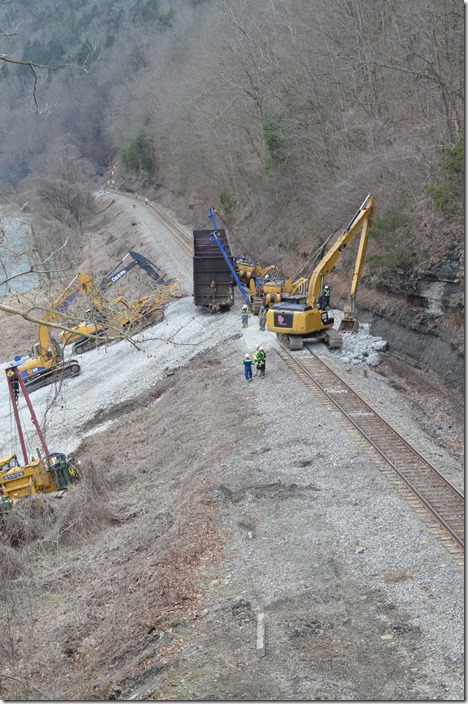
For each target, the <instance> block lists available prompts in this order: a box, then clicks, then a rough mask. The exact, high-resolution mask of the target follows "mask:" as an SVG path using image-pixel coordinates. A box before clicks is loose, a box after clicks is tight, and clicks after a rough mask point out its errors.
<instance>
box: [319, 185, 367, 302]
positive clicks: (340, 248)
mask: <svg viewBox="0 0 468 704" xmlns="http://www.w3.org/2000/svg"><path fill="white" fill-rule="evenodd" d="M373 209H374V196H373V195H372V194H371V193H369V194H368V195H367V197H366V199H365V200H364V202H363V204H362V205H361V207H360V208H359V209H358V210H357V211H356V213H355V215H354V217H353V218H352V219H351V221H350V222H349V224H348V225H347V227H346V228H345V229H344V230H343V232H342V233H341V235H340V237H339V238H338V239H337V241H336V242H335V244H334V245H333V246H332V248H331V249H330V251H329V252H328V253H327V254H326V255H325V256H324V257H323V259H322V260H321V261H320V262H319V264H318V265H317V266H316V267H315V269H314V271H313V273H312V276H311V278H310V282H309V288H308V291H307V303H308V304H309V305H310V306H312V307H314V306H316V305H317V304H318V299H319V296H320V291H321V288H322V282H323V280H324V278H325V277H326V276H327V275H328V274H329V273H330V271H331V270H332V269H333V268H334V267H335V265H336V263H337V261H338V260H339V258H340V257H341V256H342V254H343V252H344V250H345V249H346V247H347V246H348V244H350V242H351V241H352V240H353V239H354V237H355V235H356V233H357V232H358V231H359V230H360V228H361V227H364V226H365V239H367V224H368V221H369V218H370V216H371V214H372V211H373ZM362 242H363V238H361V243H362ZM364 254H365V247H364V251H363V253H362V256H361V262H360V266H359V276H360V272H361V268H362V263H363V257H364ZM358 257H359V254H358ZM355 274H356V269H355ZM359 276H355V279H356V287H357V282H358V280H359ZM353 281H354V279H353Z"/></svg>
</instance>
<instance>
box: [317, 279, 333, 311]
mask: <svg viewBox="0 0 468 704" xmlns="http://www.w3.org/2000/svg"><path fill="white" fill-rule="evenodd" d="M330 295H331V291H330V286H329V285H328V284H325V286H324V287H323V292H322V295H321V296H320V298H319V308H320V310H330Z"/></svg>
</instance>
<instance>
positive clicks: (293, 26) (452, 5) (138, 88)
mask: <svg viewBox="0 0 468 704" xmlns="http://www.w3.org/2000/svg"><path fill="white" fill-rule="evenodd" d="M2 15H3V17H2V31H3V37H2V54H3V63H2V70H1V74H0V75H1V78H2V95H3V96H4V99H3V100H2V101H1V104H0V115H1V123H2V125H3V139H2V141H1V146H0V174H1V178H2V183H3V189H2V190H3V192H4V194H5V195H6V196H7V195H13V194H14V193H16V194H18V193H19V192H21V191H23V193H21V195H20V199H22V200H23V201H24V200H28V202H29V203H30V204H31V203H34V204H35V205H36V206H37V208H36V209H37V213H38V215H40V216H41V217H42V218H43V220H44V219H45V220H46V221H47V224H48V227H47V228H46V229H47V230H48V232H52V231H54V229H55V230H60V231H63V226H64V225H65V226H66V227H67V228H69V229H70V232H71V233H74V237H75V238H79V236H80V231H81V227H82V225H83V217H85V214H86V212H87V211H88V210H89V208H90V207H91V206H90V200H89V197H88V191H87V190H86V189H88V188H89V191H90V190H91V188H95V187H96V186H95V184H96V181H97V182H99V181H100V180H101V182H102V181H103V180H104V178H108V177H109V174H110V170H111V168H114V173H118V174H119V175H120V176H121V179H122V178H123V177H125V178H126V179H127V182H128V180H129V179H133V183H134V188H135V190H140V191H141V192H143V189H144V190H145V191H146V192H148V193H151V194H152V195H153V196H155V195H157V193H158V190H162V189H166V190H167V191H169V192H171V193H172V195H173V197H174V199H175V198H180V199H181V200H183V202H185V203H186V204H187V207H188V206H191V209H192V210H191V217H193V220H194V222H193V225H194V226H200V225H201V226H206V225H207V218H206V208H207V207H208V206H209V205H213V204H216V205H219V206H220V208H221V210H222V213H223V216H224V219H225V221H226V223H227V224H228V226H229V227H231V228H232V229H233V231H234V232H235V234H236V237H237V242H238V243H239V247H243V248H244V250H245V252H247V253H249V254H251V255H253V256H256V257H262V256H263V257H264V258H265V257H266V258H267V260H268V258H270V259H271V256H274V257H275V259H274V261H277V260H278V257H281V259H283V261H284V262H285V263H287V265H288V266H289V267H299V266H300V265H301V263H303V262H304V261H305V260H307V258H308V257H309V256H310V255H311V253H312V252H314V251H315V250H316V248H317V247H318V246H320V245H321V244H322V243H323V242H324V241H325V239H326V238H327V237H329V236H330V235H331V234H332V233H333V232H335V231H336V230H337V229H339V228H341V227H344V226H345V225H346V223H347V222H348V220H349V218H350V217H351V216H352V214H353V212H354V210H355V209H357V207H358V206H359V204H360V203H361V202H362V200H363V198H364V197H365V196H366V194H367V193H368V192H369V191H372V192H373V193H374V195H375V198H376V203H377V212H376V218H375V220H374V229H373V233H374V242H373V246H372V247H371V249H370V257H369V260H368V266H369V267H370V268H369V271H368V272H367V273H368V274H369V275H370V277H371V278H372V276H374V278H375V277H376V278H377V279H378V280H385V279H386V278H387V279H388V278H389V277H390V278H391V275H392V272H394V271H396V270H399V271H403V272H404V271H410V270H411V271H414V270H415V269H418V268H420V269H423V268H425V267H427V266H429V265H430V264H431V263H433V262H434V261H437V260H438V258H440V257H441V256H443V254H444V253H445V250H446V249H447V248H448V247H450V245H451V244H453V242H454V241H457V240H458V241H462V239H463V228H462V227H461V223H462V218H463V214H462V209H463V170H464V142H463V125H464V7H463V4H462V2H461V1H460V0H413V2H404V1H403V0H394V2H392V3H389V2H387V1H386V0H334V2H329V0H312V1H311V0H263V1H262V2H251V3H246V2H244V1H243V0H224V1H222V0H191V1H189V0H173V1H172V2H169V3H166V2H160V1H159V0H101V2H99V3H95V2H94V0H80V1H79V2H78V1H75V2H73V3H63V2H59V1H58V0H41V2H30V0H12V2H11V3H9V4H7V5H5V6H3V7H2ZM5 59H6V60H5ZM12 61H13V62H14V61H23V62H34V63H35V64H36V67H34V66H32V65H24V64H23V65H17V64H15V63H12ZM63 64H65V66H64V67H61V68H55V67H59V66H62V65H63ZM70 64H72V66H70ZM41 65H42V66H47V67H49V68H40V66H41ZM51 68H52V69H54V70H50V69H51ZM71 169H72V170H73V173H72V174H71V173H70V170H71ZM51 211H55V212H51ZM441 231H442V232H443V237H442V238H441V237H440V233H441ZM441 240H442V242H443V246H441ZM73 241H74V239H73V237H71V238H70V243H71V244H72V243H73ZM291 273H292V272H291Z"/></svg>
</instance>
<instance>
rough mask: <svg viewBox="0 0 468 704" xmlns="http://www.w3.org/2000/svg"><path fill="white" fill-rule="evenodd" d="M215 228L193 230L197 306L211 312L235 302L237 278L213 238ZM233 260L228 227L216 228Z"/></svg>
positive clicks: (194, 284) (194, 280)
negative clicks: (225, 228)
mask: <svg viewBox="0 0 468 704" xmlns="http://www.w3.org/2000/svg"><path fill="white" fill-rule="evenodd" d="M211 233H212V230H193V298H194V302H195V305H196V306H200V307H201V308H204V309H205V310H207V311H209V312H210V313H218V312H220V311H221V312H222V311H227V310H229V309H230V308H232V306H233V305H234V285H235V283H234V278H233V276H232V273H231V271H230V269H229V266H228V263H227V262H226V260H225V259H224V257H223V255H222V253H221V250H220V248H219V247H218V245H217V244H216V243H212V242H211V240H210V236H211ZM217 235H218V237H219V239H220V241H221V243H222V245H223V247H224V250H225V252H226V253H227V255H228V256H229V258H230V259H231V261H232V254H231V247H230V244H229V240H228V237H227V234H226V232H225V230H217Z"/></svg>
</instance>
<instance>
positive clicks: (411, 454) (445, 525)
mask: <svg viewBox="0 0 468 704" xmlns="http://www.w3.org/2000/svg"><path fill="white" fill-rule="evenodd" d="M307 349H308V351H309V353H310V356H300V357H298V356H295V355H293V354H291V352H289V350H287V349H286V348H284V347H283V346H281V348H280V351H279V352H278V354H279V356H280V357H281V359H282V360H283V361H284V362H285V363H286V365H287V366H288V367H289V368H290V369H291V370H292V371H294V373H295V374H296V375H297V376H298V377H299V378H300V379H301V380H302V381H303V382H304V383H305V384H306V385H307V386H308V387H309V388H310V389H312V390H313V391H315V392H316V391H319V393H320V394H321V396H322V398H323V400H324V401H325V402H326V403H328V404H330V405H331V406H333V408H334V409H335V410H338V411H339V413H340V416H341V417H342V418H343V419H346V422H347V423H348V424H351V425H352V427H353V429H354V430H355V431H357V432H358V433H359V436H360V438H361V439H363V440H364V444H365V445H366V446H367V447H368V448H369V449H371V451H373V452H374V453H376V455H377V460H378V464H379V468H380V469H382V470H383V471H384V472H385V473H387V474H388V475H389V476H391V477H396V478H397V479H398V484H400V486H404V493H405V495H408V492H410V494H409V495H410V497H411V498H412V500H413V503H414V504H415V506H417V507H423V510H422V511H421V510H420V513H421V514H422V515H425V516H426V517H427V516H429V517H430V520H431V522H432V523H433V522H434V521H435V522H436V524H437V525H438V526H439V527H441V528H442V529H443V531H444V532H443V533H442V534H440V532H439V535H443V536H444V542H445V544H446V546H447V547H448V548H449V550H450V551H451V552H455V553H456V554H457V555H458V556H463V552H462V551H463V549H464V525H465V499H464V495H463V494H462V492H461V491H459V490H458V489H457V487H455V486H454V485H453V484H452V483H451V482H450V481H449V480H448V479H446V478H445V477H444V476H443V474H442V473H441V472H440V471H439V470H437V469H436V468H435V467H434V466H433V465H432V464H431V463H430V462H429V461H428V460H427V459H426V458H425V457H424V456H423V455H422V454H421V453H420V452H419V451H418V450H416V449H415V448H414V447H412V445H411V444H410V443H409V442H408V441H407V440H405V438H403V437H402V435H400V433H399V432H397V430H395V428H393V427H392V426H391V425H389V423H388V422H387V421H386V420H385V419H384V418H383V417H382V416H381V415H379V413H378V412H377V411H376V410H375V409H374V408H372V407H371V406H370V405H369V404H368V403H367V402H366V401H364V399H362V398H361V397H360V396H359V394H358V393H357V392H356V391H355V390H354V389H352V388H351V387H350V386H349V385H348V384H347V383H346V382H345V381H344V380H343V379H341V377H340V376H339V375H338V374H337V373H336V372H335V371H334V370H332V369H331V368H330V367H329V365H328V364H326V363H325V362H324V361H323V360H322V359H320V358H319V357H317V355H315V354H314V353H313V352H312V351H311V350H310V349H309V348H307ZM447 536H448V537H447Z"/></svg>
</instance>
